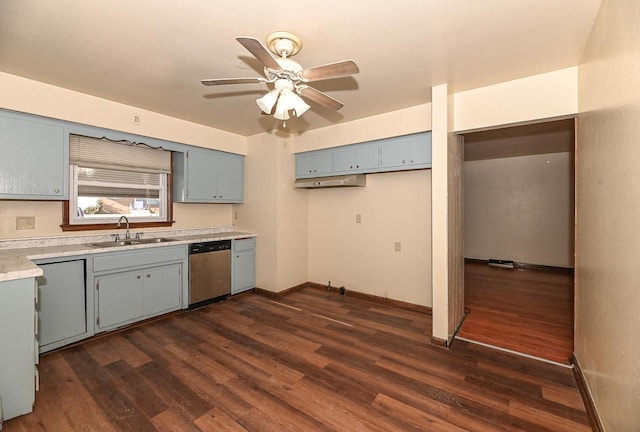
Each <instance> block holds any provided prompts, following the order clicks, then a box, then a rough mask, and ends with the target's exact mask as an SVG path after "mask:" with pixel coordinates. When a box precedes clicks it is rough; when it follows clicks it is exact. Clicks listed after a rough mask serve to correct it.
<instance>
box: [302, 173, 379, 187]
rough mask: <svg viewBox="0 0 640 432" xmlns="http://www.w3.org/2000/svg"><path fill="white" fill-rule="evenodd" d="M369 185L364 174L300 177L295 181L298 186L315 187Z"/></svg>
mask: <svg viewBox="0 0 640 432" xmlns="http://www.w3.org/2000/svg"><path fill="white" fill-rule="evenodd" d="M366 185H367V177H366V176H365V175H364V174H351V175H341V176H333V177H318V178H308V179H298V180H296V182H295V183H294V187H296V188H305V189H314V188H326V187H354V186H359V187H363V186H366Z"/></svg>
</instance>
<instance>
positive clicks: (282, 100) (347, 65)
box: [201, 32, 360, 121]
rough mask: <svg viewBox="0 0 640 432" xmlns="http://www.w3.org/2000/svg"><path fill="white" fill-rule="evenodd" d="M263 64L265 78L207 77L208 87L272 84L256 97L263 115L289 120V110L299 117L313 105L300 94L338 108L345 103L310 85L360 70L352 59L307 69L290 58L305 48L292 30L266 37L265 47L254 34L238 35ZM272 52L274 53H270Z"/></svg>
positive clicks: (331, 107)
mask: <svg viewBox="0 0 640 432" xmlns="http://www.w3.org/2000/svg"><path fill="white" fill-rule="evenodd" d="M236 40H237V41H238V42H240V44H241V45H242V46H244V47H245V48H246V49H247V50H248V51H249V52H250V53H251V54H253V56H254V57H255V58H256V59H257V60H258V61H259V62H260V63H262V65H263V66H264V75H265V78H262V77H255V78H253V77H252V78H220V79H204V80H202V81H201V82H202V84H204V85H206V86H214V85H225V84H255V83H265V84H273V85H274V88H273V90H271V91H269V92H268V93H267V94H266V95H264V96H262V97H261V98H259V99H257V100H256V103H257V104H258V106H259V107H260V109H261V110H262V112H263V113H264V114H269V115H273V116H274V117H275V118H276V119H278V120H283V121H286V120H288V119H289V118H290V116H289V113H290V112H292V113H293V115H294V116H296V117H300V116H301V115H302V114H304V113H305V112H306V111H307V110H308V109H309V108H311V107H310V106H309V105H308V104H307V103H306V102H305V101H304V100H303V99H302V98H301V97H300V96H302V97H303V98H306V99H309V100H311V101H313V102H316V103H318V104H320V105H322V106H324V107H326V108H329V109H331V110H334V111H337V110H339V109H340V108H342V107H343V106H344V105H343V104H342V102H340V101H338V100H336V99H334V98H332V97H331V96H329V95H327V94H325V93H323V92H321V91H319V90H316V89H315V88H313V87H310V86H308V85H307V83H309V82H312V81H320V80H326V79H332V78H338V77H343V76H347V75H353V74H357V73H358V72H359V71H360V70H359V69H358V65H357V64H356V63H355V62H354V61H353V60H343V61H339V62H336V63H329V64H326V65H322V66H317V67H312V68H308V69H304V68H303V67H302V66H300V64H299V63H298V62H296V61H294V60H291V58H290V57H292V56H294V55H296V54H297V53H298V52H299V51H300V49H301V48H302V40H301V39H300V38H299V37H298V36H296V35H294V34H292V33H289V32H275V33H271V34H270V35H269V36H267V46H268V47H269V50H267V48H265V46H264V45H262V43H260V41H258V40H257V39H255V38H251V37H238V38H236ZM269 51H271V52H269ZM271 53H273V54H275V55H276V56H277V57H274V56H272V55H271Z"/></svg>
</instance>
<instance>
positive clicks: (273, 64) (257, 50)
mask: <svg viewBox="0 0 640 432" xmlns="http://www.w3.org/2000/svg"><path fill="white" fill-rule="evenodd" d="M236 40H237V41H238V42H240V43H241V44H242V46H243V47H245V48H246V49H247V51H249V52H250V53H251V54H253V56H254V57H255V58H257V59H258V61H260V63H262V64H263V65H264V66H265V67H267V68H269V69H274V70H280V69H281V68H280V65H279V64H278V62H277V61H276V59H274V58H273V56H272V55H271V53H270V52H269V51H268V50H267V49H266V48H265V47H264V45H262V44H261V43H260V41H259V40H258V39H255V38H250V37H238V38H236Z"/></svg>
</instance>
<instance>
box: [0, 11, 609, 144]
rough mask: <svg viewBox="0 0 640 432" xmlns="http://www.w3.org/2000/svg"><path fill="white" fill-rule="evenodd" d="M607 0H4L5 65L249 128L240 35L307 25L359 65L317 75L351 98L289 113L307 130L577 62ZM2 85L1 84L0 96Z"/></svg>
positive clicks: (1, 51) (318, 54) (316, 53)
mask: <svg viewBox="0 0 640 432" xmlns="http://www.w3.org/2000/svg"><path fill="white" fill-rule="evenodd" d="M600 1H601V0H482V1H479V0H399V1H396V2H390V1H388V0H384V1H383V0H349V1H344V0H298V1H293V2H269V1H257V0H185V1H181V2H177V1H175V0H135V1H131V0H108V1H87V0H2V1H0V71H3V72H7V73H10V74H14V75H18V76H23V77H27V78H31V79H34V80H38V81H42V82H45V83H50V84H53V85H56V86H60V87H65V88H68V89H72V90H76V91H79V92H83V93H87V94H91V95H95V96H98V97H102V98H105V99H109V100H113V101H117V102H121V103H124V104H127V105H132V106H135V107H139V108H142V109H146V110H150V111H155V112H159V113H163V114H167V115H170V116H173V117H177V118H181V119H185V120H189V121H193V122H196V123H201V124H204V125H208V126H212V127H214V128H218V129H222V130H227V131H231V132H235V133H238V134H241V135H247V136H248V135H253V134H256V133H260V132H264V131H269V130H272V129H273V128H275V127H278V128H281V127H282V125H280V124H279V122H277V121H276V120H274V119H273V118H272V117H270V116H262V115H260V109H259V108H258V107H257V105H256V104H255V99H256V98H258V97H259V96H261V95H262V94H264V93H265V92H266V90H267V87H266V86H265V85H264V84H241V85H228V86H220V87H205V86H203V85H201V84H200V80H201V79H203V78H228V77H252V76H262V75H261V74H262V68H261V66H260V65H259V63H258V62H257V61H256V60H255V59H254V58H253V57H252V56H251V55H250V54H249V52H248V51H246V50H245V49H244V48H243V47H242V46H241V45H240V44H239V43H238V42H236V41H235V37H237V36H250V37H255V38H258V39H260V40H261V41H263V43H264V39H265V38H266V36H267V35H268V34H269V33H271V32H273V31H279V30H286V31H291V32H293V33H296V34H297V35H298V36H300V37H301V38H302V40H303V47H302V51H301V52H300V54H298V55H297V56H296V57H295V60H296V61H298V62H299V63H301V64H302V65H303V66H304V67H311V66H317V65H322V64H326V63H331V62H334V61H338V60H343V59H349V58H351V59H353V60H355V61H356V62H357V63H358V65H359V66H360V74H358V75H355V76H354V77H347V78H339V79H334V80H326V81H320V82H317V83H314V87H316V88H318V89H319V90H322V91H324V92H326V93H327V94H329V95H330V96H332V97H334V98H336V99H338V100H340V101H342V102H343V103H344V104H345V107H344V108H342V109H341V110H340V111H338V112H332V111H329V110H327V109H325V108H323V107H320V106H318V105H316V104H314V103H311V105H312V110H310V111H309V112H307V113H306V114H304V116H302V117H301V118H299V119H294V120H291V121H288V122H287V128H286V129H287V130H289V131H290V132H300V131H304V130H308V129H314V128H319V127H324V126H329V125H331V124H335V123H338V122H344V121H350V120H355V119H358V118H363V117H367V116H371V115H375V114H380V113H383V112H388V111H393V110H397V109H401V108H406V107H409V106H414V105H419V104H423V103H426V102H429V101H430V98H431V91H430V89H431V87H432V86H433V85H437V84H442V83H445V82H448V83H449V85H450V87H451V88H453V90H454V91H463V90H468V89H472V88H476V87H481V86H485V85H490V84H495V83H498V82H503V81H508V80H512V79H517V78H521V77H525V76H529V75H535V74H539V73H544V72H549V71H553V70H557V69H562V68H565V67H569V66H573V65H576V64H578V61H579V58H580V55H581V53H582V49H583V47H584V45H585V43H586V40H587V37H588V35H589V32H590V29H591V25H592V23H593V21H594V19H595V16H596V14H597V11H598V8H599V5H600ZM0 98H1V96H0Z"/></svg>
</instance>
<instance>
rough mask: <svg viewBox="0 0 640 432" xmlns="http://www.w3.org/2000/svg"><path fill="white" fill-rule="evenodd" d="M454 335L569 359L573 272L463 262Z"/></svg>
mask: <svg viewBox="0 0 640 432" xmlns="http://www.w3.org/2000/svg"><path fill="white" fill-rule="evenodd" d="M464 288H465V306H466V307H467V308H468V309H469V313H468V314H467V316H466V318H465V321H464V323H463V324H462V327H461V328H460V331H459V332H458V336H460V337H463V338H465V339H470V340H473V341H478V342H483V343H487V344H489V345H494V346H498V347H501V348H506V349H510V350H513V351H517V352H521V353H525V354H529V355H533V356H536V357H540V358H543V359H547V360H552V361H555V362H558V363H563V364H568V363H569V358H570V357H571V354H572V353H573V275H572V274H571V273H569V272H566V271H555V270H531V269H522V268H516V269H503V268H496V267H490V266H488V265H487V264H483V263H473V262H468V263H467V264H466V265H465V282H464Z"/></svg>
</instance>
